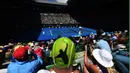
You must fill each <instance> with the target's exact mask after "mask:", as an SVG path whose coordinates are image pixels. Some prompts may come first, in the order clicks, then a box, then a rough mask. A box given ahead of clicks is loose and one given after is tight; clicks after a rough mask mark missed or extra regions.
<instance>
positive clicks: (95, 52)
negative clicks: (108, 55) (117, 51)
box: [92, 49, 114, 67]
mask: <svg viewBox="0 0 130 73" xmlns="http://www.w3.org/2000/svg"><path fill="white" fill-rule="evenodd" d="M92 54H93V56H94V58H95V59H96V60H97V61H98V63H99V64H101V65H102V66H104V67H112V66H113V65H114V63H113V61H107V60H105V59H103V58H101V55H100V49H95V50H93V52H92Z"/></svg>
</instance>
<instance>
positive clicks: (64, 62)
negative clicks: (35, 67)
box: [38, 37, 79, 73]
mask: <svg viewBox="0 0 130 73" xmlns="http://www.w3.org/2000/svg"><path fill="white" fill-rule="evenodd" d="M50 56H51V57H52V59H53V63H54V68H52V69H51V70H50V71H46V70H39V71H38V73H72V72H74V73H79V71H78V70H74V71H73V69H72V64H73V62H74V59H75V45H74V43H73V42H72V41H71V40H70V39H68V38H66V37H61V38H59V39H57V40H56V41H55V42H54V44H53V49H52V51H51V54H50Z"/></svg>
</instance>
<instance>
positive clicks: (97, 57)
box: [83, 49, 118, 73]
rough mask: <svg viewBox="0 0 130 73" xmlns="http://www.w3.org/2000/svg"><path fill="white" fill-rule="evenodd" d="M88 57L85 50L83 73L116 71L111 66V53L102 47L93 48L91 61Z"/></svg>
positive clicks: (112, 72)
mask: <svg viewBox="0 0 130 73" xmlns="http://www.w3.org/2000/svg"><path fill="white" fill-rule="evenodd" d="M88 59H89V57H88V56H87V51H85V56H84V67H83V69H84V72H85V73H118V72H117V71H116V70H115V69H113V68H112V66H113V65H114V63H113V61H112V59H113V57H112V55H111V53H109V52H108V51H106V50H104V49H94V50H93V52H92V56H91V58H90V59H91V60H92V62H91V63H90V62H89V60H88Z"/></svg>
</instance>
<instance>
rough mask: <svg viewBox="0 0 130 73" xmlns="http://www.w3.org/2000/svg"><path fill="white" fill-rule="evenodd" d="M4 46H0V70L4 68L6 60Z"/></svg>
mask: <svg viewBox="0 0 130 73" xmlns="http://www.w3.org/2000/svg"><path fill="white" fill-rule="evenodd" d="M2 48H3V46H0V69H1V67H2V63H3V62H4V59H5V54H4V52H3V50H2Z"/></svg>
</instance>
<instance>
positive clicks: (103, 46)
mask: <svg viewBox="0 0 130 73" xmlns="http://www.w3.org/2000/svg"><path fill="white" fill-rule="evenodd" d="M97 47H98V48H100V49H105V50H107V51H108V52H110V53H111V49H110V46H109V44H108V42H107V41H105V40H103V39H101V40H99V41H98V42H97Z"/></svg>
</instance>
